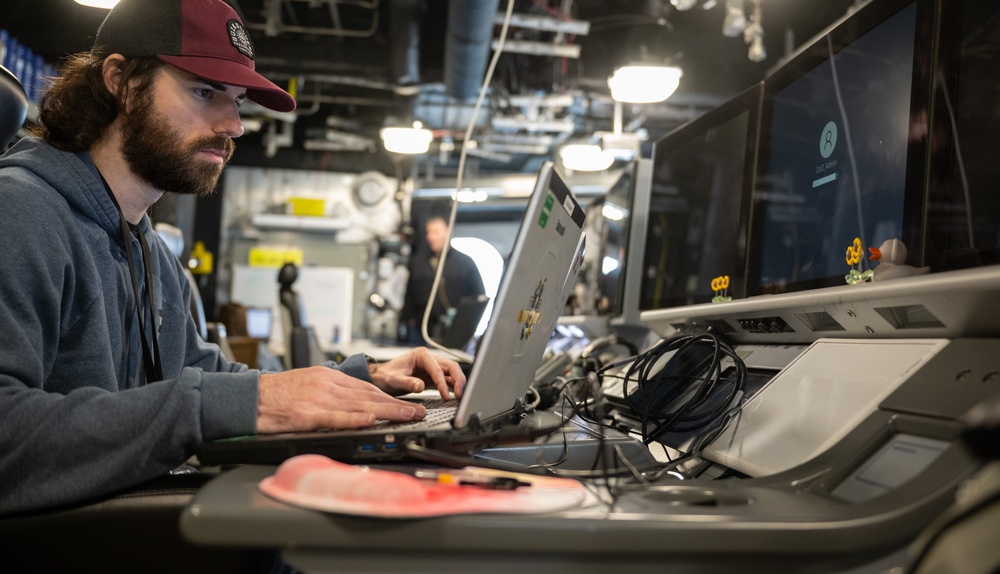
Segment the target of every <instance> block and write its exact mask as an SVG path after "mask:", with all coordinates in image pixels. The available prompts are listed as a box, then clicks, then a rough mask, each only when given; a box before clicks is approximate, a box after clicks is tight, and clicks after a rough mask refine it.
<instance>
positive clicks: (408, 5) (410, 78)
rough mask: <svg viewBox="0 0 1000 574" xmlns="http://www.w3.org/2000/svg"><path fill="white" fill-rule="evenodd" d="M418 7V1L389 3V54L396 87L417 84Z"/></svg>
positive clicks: (418, 52)
mask: <svg viewBox="0 0 1000 574" xmlns="http://www.w3.org/2000/svg"><path fill="white" fill-rule="evenodd" d="M420 6H421V0H390V2H389V53H390V63H391V66H392V81H393V82H394V83H395V84H396V85H397V86H415V85H417V84H419V83H420V14H419V12H420V9H421V8H420Z"/></svg>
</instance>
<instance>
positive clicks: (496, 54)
mask: <svg viewBox="0 0 1000 574" xmlns="http://www.w3.org/2000/svg"><path fill="white" fill-rule="evenodd" d="M513 13H514V0H507V10H506V12H505V13H504V18H503V25H502V26H501V28H500V37H499V38H498V40H497V47H496V49H495V50H494V51H493V57H492V58H490V64H489V66H488V67H487V69H486V76H485V77H484V78H483V84H482V86H481V87H480V88H479V97H478V98H476V105H475V107H474V108H473V109H472V117H470V118H469V125H468V126H467V127H466V129H465V138H464V139H463V140H462V149H461V151H460V152H459V154H458V176H457V177H456V179H455V193H453V194H452V196H451V213H450V214H449V215H448V237H447V238H445V242H444V247H442V248H441V256H440V257H439V259H438V266H437V270H436V272H435V273H434V283H433V284H432V285H431V296H430V297H428V299H427V305H426V307H424V317H423V320H422V321H421V322H420V333H421V335H423V337H424V341H426V342H427V345H428V346H429V347H434V348H435V349H438V350H440V351H443V352H445V353H448V354H450V355H452V356H453V357H455V358H457V359H458V360H462V361H466V362H471V361H472V356H471V355H469V354H468V353H463V352H461V351H458V350H457V349H449V348H447V347H445V346H444V345H442V344H441V343H438V342H437V341H435V340H433V339H431V337H430V334H428V332H427V323H428V321H429V320H430V316H431V309H432V308H433V307H434V300H435V299H437V292H438V288H439V287H440V284H441V275H442V273H443V271H444V263H445V260H446V259H447V257H448V251H449V250H450V249H451V234H452V231H453V230H454V229H455V215H456V213H457V212H458V192H459V191H460V190H461V189H462V172H463V171H465V156H466V154H467V150H468V146H469V140H470V139H471V138H472V130H473V128H475V126H476V118H477V117H478V116H479V109H480V108H482V106H483V99H485V97H486V90H487V89H488V88H489V86H490V81H491V80H492V79H493V70H495V69H496V67H497V60H499V59H500V54H501V53H503V45H504V42H505V41H506V40H507V29H508V28H509V27H510V20H511V15H512V14H513Z"/></svg>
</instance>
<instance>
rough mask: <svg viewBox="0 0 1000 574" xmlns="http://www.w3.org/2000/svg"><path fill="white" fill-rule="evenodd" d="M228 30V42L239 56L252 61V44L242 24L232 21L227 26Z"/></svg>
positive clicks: (235, 20)
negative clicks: (241, 55)
mask: <svg viewBox="0 0 1000 574" xmlns="http://www.w3.org/2000/svg"><path fill="white" fill-rule="evenodd" d="M227 26H228V28H229V41H230V42H231V43H232V44H233V47H234V48H236V49H237V50H238V51H239V52H240V53H241V54H243V55H244V56H246V57H247V58H250V59H251V60H253V43H251V42H250V34H247V29H246V28H245V27H243V23H242V22H240V21H239V20H237V19H235V18H234V19H232V20H230V21H229V22H228V24H227Z"/></svg>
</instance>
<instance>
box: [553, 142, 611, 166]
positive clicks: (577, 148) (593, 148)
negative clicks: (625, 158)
mask: <svg viewBox="0 0 1000 574" xmlns="http://www.w3.org/2000/svg"><path fill="white" fill-rule="evenodd" d="M559 159H561V160H562V164H563V167H565V168H566V169H569V170H573V171H604V170H606V169H608V168H609V167H611V164H613V163H614V162H615V156H614V154H612V153H610V152H607V151H605V150H603V149H601V146H599V145H594V144H570V145H565V146H563V147H562V148H560V149H559Z"/></svg>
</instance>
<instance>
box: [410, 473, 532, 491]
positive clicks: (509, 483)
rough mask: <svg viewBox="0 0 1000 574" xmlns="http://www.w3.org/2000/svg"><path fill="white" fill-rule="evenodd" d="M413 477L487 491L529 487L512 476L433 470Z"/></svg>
mask: <svg viewBox="0 0 1000 574" xmlns="http://www.w3.org/2000/svg"><path fill="white" fill-rule="evenodd" d="M413 476H415V477H417V478H420V479H423V480H433V481H434V482H437V483H438V484H451V485H458V486H475V487H478V488H486V489H489V490H514V489H516V488H520V487H522V486H531V483H530V482H525V481H523V480H518V479H517V478H514V477H512V476H479V475H475V474H467V473H456V472H439V471H435V470H416V471H414V473H413Z"/></svg>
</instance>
